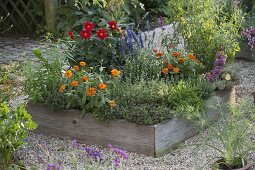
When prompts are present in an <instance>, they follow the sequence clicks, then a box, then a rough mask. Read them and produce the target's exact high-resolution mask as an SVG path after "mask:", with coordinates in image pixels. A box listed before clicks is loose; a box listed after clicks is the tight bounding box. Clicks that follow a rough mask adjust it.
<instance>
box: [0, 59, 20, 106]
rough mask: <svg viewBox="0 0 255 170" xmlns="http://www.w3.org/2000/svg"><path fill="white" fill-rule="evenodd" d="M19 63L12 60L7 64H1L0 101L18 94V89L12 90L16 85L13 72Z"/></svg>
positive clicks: (7, 99)
mask: <svg viewBox="0 0 255 170" xmlns="http://www.w3.org/2000/svg"><path fill="white" fill-rule="evenodd" d="M18 67H19V64H18V63H16V62H13V63H11V64H8V65H4V66H1V68H0V102H1V101H9V100H10V99H13V98H15V97H16V96H17V95H19V93H18V91H15V92H14V91H13V87H16V88H17V87H18V82H17V80H16V78H17V77H16V76H19V75H16V76H14V74H13V73H14V72H16V71H17V69H19V68H18Z"/></svg>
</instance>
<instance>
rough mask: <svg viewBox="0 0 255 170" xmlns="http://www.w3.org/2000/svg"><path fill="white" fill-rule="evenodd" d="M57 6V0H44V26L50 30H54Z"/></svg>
mask: <svg viewBox="0 0 255 170" xmlns="http://www.w3.org/2000/svg"><path fill="white" fill-rule="evenodd" d="M57 6H58V0H44V10H45V20H46V26H47V30H48V31H50V32H54V31H55V30H56V20H57Z"/></svg>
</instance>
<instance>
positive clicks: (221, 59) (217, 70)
mask: <svg viewBox="0 0 255 170" xmlns="http://www.w3.org/2000/svg"><path fill="white" fill-rule="evenodd" d="M225 58H226V57H225V56H224V55H223V54H222V53H221V52H218V54H217V59H216V61H215V62H214V64H213V65H214V68H213V70H212V71H211V73H210V74H209V75H208V77H207V78H208V81H211V82H213V81H215V80H216V79H217V78H218V77H219V75H220V74H221V71H222V69H223V67H224V65H225V60H226V59H225Z"/></svg>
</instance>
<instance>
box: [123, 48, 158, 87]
mask: <svg viewBox="0 0 255 170" xmlns="http://www.w3.org/2000/svg"><path fill="white" fill-rule="evenodd" d="M124 68H125V78H128V79H130V80H131V81H132V82H139V81H140V80H145V81H149V80H159V78H160V77H161V68H162V61H161V60H157V59H156V57H155V56H154V55H153V54H152V52H148V51H146V50H144V49H140V50H138V51H137V53H136V55H135V57H129V58H127V59H126V61H125V66H124Z"/></svg>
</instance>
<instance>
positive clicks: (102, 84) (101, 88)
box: [98, 83, 107, 90]
mask: <svg viewBox="0 0 255 170" xmlns="http://www.w3.org/2000/svg"><path fill="white" fill-rule="evenodd" d="M106 87H107V85H106V84H105V83H99V84H98V88H99V89H100V90H105V89H106Z"/></svg>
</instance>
